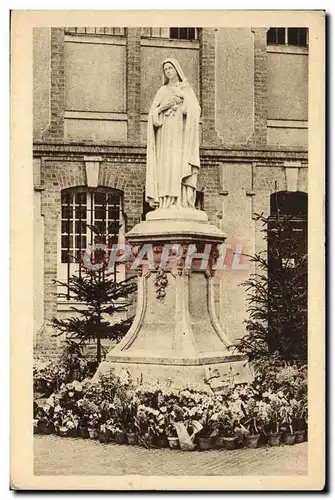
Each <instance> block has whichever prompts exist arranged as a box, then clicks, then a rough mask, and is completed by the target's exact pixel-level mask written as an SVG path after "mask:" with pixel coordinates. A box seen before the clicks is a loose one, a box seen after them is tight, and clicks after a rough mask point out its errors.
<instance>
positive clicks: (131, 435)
mask: <svg viewBox="0 0 335 500" xmlns="http://www.w3.org/2000/svg"><path fill="white" fill-rule="evenodd" d="M127 441H128V444H132V445H135V444H138V439H137V434H136V433H135V432H127Z"/></svg>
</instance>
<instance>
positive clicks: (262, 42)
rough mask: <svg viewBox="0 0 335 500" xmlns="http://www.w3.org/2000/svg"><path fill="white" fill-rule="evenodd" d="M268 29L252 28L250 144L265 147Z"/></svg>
mask: <svg viewBox="0 0 335 500" xmlns="http://www.w3.org/2000/svg"><path fill="white" fill-rule="evenodd" d="M267 30H268V28H252V32H253V33H254V131H253V134H252V136H251V138H250V141H249V142H250V143H251V144H253V145H255V146H265V145H266V143H267V70H268V58H267V50H266V47H267V43H266V33H267Z"/></svg>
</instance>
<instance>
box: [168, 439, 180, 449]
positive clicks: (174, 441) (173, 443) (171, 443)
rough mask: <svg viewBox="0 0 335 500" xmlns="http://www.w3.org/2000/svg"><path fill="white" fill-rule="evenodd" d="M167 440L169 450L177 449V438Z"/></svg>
mask: <svg viewBox="0 0 335 500" xmlns="http://www.w3.org/2000/svg"><path fill="white" fill-rule="evenodd" d="M167 439H168V442H169V446H170V448H171V450H178V449H179V439H178V438H177V437H168V438H167Z"/></svg>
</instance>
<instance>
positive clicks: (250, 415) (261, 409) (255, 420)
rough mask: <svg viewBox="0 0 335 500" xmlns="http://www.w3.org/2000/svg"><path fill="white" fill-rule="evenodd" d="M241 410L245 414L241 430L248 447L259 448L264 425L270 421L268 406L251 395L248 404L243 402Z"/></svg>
mask: <svg viewBox="0 0 335 500" xmlns="http://www.w3.org/2000/svg"><path fill="white" fill-rule="evenodd" d="M241 408H242V411H243V413H244V418H243V419H242V422H241V429H242V431H244V435H245V442H246V447H247V448H257V446H258V443H259V439H260V436H261V432H262V429H263V423H264V422H267V420H268V405H267V404H266V403H264V402H263V401H256V400H255V398H254V397H253V396H251V395H250V396H249V398H248V400H247V401H246V402H242V404H241Z"/></svg>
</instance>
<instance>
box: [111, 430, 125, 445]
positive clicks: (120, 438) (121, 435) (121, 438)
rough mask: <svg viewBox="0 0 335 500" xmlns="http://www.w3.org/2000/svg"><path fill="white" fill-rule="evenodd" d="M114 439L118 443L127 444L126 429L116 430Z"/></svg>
mask: <svg viewBox="0 0 335 500" xmlns="http://www.w3.org/2000/svg"><path fill="white" fill-rule="evenodd" d="M114 440H115V443H116V444H126V442H127V437H126V433H125V432H124V431H116V432H115V434H114Z"/></svg>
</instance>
